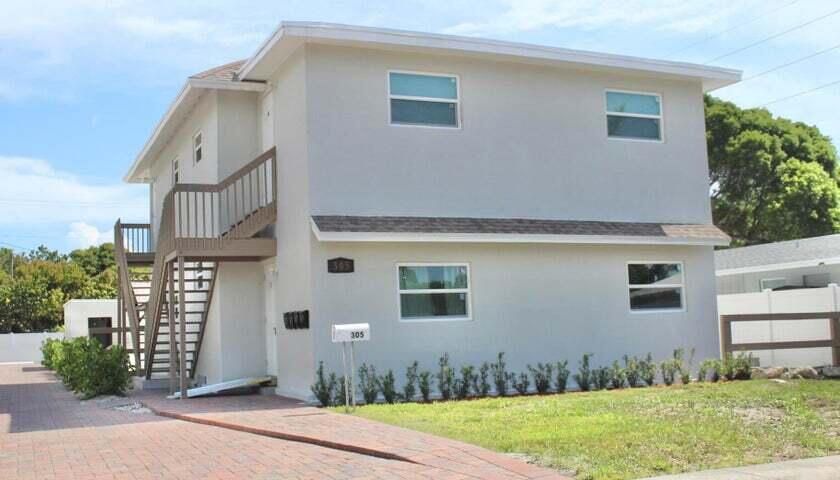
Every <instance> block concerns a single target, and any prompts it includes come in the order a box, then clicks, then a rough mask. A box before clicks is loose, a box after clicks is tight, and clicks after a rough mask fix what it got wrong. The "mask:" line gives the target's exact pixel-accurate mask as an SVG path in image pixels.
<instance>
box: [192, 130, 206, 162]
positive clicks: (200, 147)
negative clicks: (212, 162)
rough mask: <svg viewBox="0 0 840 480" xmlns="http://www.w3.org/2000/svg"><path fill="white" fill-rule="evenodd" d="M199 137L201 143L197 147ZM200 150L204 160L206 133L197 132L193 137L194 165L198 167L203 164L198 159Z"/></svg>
mask: <svg viewBox="0 0 840 480" xmlns="http://www.w3.org/2000/svg"><path fill="white" fill-rule="evenodd" d="M199 137H201V141H200V142H199V143H198V145H196V143H195V140H196V139H197V138H199ZM199 150H201V160H204V133H202V131H201V130H199V131H197V132H195V135H193V137H192V152H193V154H192V155H193V165H198V164H199V163H200V162H201V160H199V159H198V151H199Z"/></svg>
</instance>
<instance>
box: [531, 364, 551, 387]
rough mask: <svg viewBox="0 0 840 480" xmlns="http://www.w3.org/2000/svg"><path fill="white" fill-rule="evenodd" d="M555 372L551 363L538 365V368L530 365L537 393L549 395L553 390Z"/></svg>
mask: <svg viewBox="0 0 840 480" xmlns="http://www.w3.org/2000/svg"><path fill="white" fill-rule="evenodd" d="M553 370H554V367H552V366H551V364H550V363H546V364H545V365H543V364H542V363H538V364H537V367H536V368H534V367H532V366H531V365H528V371H529V372H531V377H533V379H534V388H535V389H537V393H547V392H548V391H549V390H550V389H551V376H552V372H553Z"/></svg>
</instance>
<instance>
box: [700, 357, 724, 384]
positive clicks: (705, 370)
mask: <svg viewBox="0 0 840 480" xmlns="http://www.w3.org/2000/svg"><path fill="white" fill-rule="evenodd" d="M721 368H722V365H721V362H720V360H718V359H717V358H707V359H706V360H703V361H702V362H700V369H699V371H698V372H697V381H698V382H703V381H705V380H706V377H707V375H708V377H709V380H711V381H712V382H717V381H718V380H720V372H721Z"/></svg>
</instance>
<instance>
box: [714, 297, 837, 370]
mask: <svg viewBox="0 0 840 480" xmlns="http://www.w3.org/2000/svg"><path fill="white" fill-rule="evenodd" d="M717 302H718V314H719V315H731V314H747V313H753V314H755V313H805V312H836V311H838V310H840V289H838V287H837V285H835V284H833V283H832V284H830V285H829V286H828V287H826V288H803V289H798V290H783V291H777V292H774V291H771V290H764V291H763V292H756V293H736V294H731V295H718V297H717ZM829 338H831V331H830V326H829V321H828V319H825V320H823V319H819V320H777V321H773V322H770V321H767V322H764V321H759V322H736V323H733V324H732V342H733V343H760V342H761V343H763V342H786V341H800V340H826V339H829ZM752 354H753V356H754V357H757V358H758V359H759V363H760V365H761V366H763V367H764V366H788V367H790V366H804V365H810V366H818V365H830V364H831V349H830V348H807V349H805V348H803V349H792V350H763V351H756V352H752Z"/></svg>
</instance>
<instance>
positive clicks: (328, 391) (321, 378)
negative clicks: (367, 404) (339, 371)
mask: <svg viewBox="0 0 840 480" xmlns="http://www.w3.org/2000/svg"><path fill="white" fill-rule="evenodd" d="M336 383H337V380H336V378H335V374H334V373H330V374H329V376H327V375H326V374H325V373H324V362H323V361H322V362H319V363H318V370H317V371H316V372H315V383H314V384H312V385H311V386H310V387H309V389H310V390H312V394H313V395H315V398H317V399H318V402H320V403H321V406H324V407H328V406H330V405H331V404H332V401H333V398H334V397H335V388H336ZM342 403H344V400H343V399H342Z"/></svg>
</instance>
